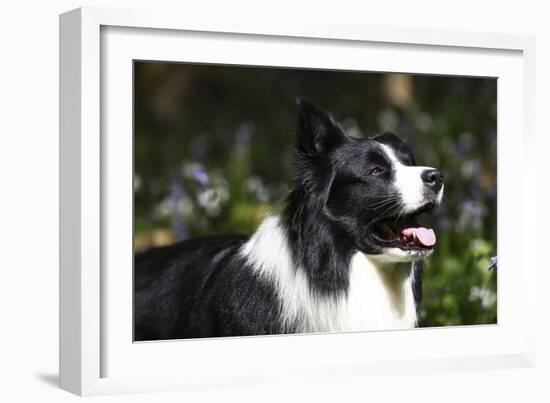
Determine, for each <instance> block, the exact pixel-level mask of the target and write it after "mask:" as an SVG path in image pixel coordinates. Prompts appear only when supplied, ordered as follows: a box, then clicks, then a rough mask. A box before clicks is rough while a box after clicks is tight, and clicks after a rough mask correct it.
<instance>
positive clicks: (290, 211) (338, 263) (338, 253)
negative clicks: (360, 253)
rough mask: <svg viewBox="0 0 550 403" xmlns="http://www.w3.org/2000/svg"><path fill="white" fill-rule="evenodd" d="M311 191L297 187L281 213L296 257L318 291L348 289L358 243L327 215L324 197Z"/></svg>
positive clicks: (292, 251) (328, 292)
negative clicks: (324, 210) (349, 237)
mask: <svg viewBox="0 0 550 403" xmlns="http://www.w3.org/2000/svg"><path fill="white" fill-rule="evenodd" d="M308 193H309V192H307V191H305V190H296V189H295V190H293V191H292V192H291V193H290V194H289V196H288V198H287V200H286V203H287V204H286V208H285V209H284V210H283V211H282V214H281V220H282V224H283V229H284V230H285V231H286V233H287V237H288V241H289V247H290V249H291V253H292V256H293V258H294V260H295V263H296V266H298V267H300V268H301V269H302V270H304V271H305V273H306V275H307V277H308V280H309V282H310V284H311V287H312V288H313V289H315V290H316V291H317V292H320V293H322V294H325V293H327V294H330V293H342V292H346V290H347V289H348V286H349V266H350V261H351V258H352V256H353V254H354V253H355V252H356V250H355V246H354V245H353V244H352V242H351V241H349V240H348V236H347V235H346V234H345V233H344V232H343V231H342V230H340V229H339V228H338V227H336V226H335V225H334V224H333V223H332V222H330V221H329V220H328V219H327V218H326V217H325V216H324V215H323V208H324V203H323V202H322V200H316V199H314V198H311V197H309V194H308Z"/></svg>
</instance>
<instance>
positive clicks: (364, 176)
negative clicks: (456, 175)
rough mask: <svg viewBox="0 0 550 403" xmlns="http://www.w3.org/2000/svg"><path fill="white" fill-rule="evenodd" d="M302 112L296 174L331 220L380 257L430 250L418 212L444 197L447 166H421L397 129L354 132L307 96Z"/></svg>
mask: <svg viewBox="0 0 550 403" xmlns="http://www.w3.org/2000/svg"><path fill="white" fill-rule="evenodd" d="M298 113H299V124H298V135H297V149H298V178H299V180H301V186H305V187H306V188H307V192H309V194H310V195H311V196H312V197H314V198H317V200H318V201H319V203H318V205H319V206H321V207H320V208H321V209H322V212H321V213H322V214H323V215H325V216H326V217H327V218H328V220H329V222H330V223H331V224H330V225H335V226H336V227H337V228H338V229H339V230H340V232H342V233H344V234H346V237H348V238H349V239H350V240H351V242H353V244H354V245H355V247H356V248H357V249H358V250H360V251H362V252H363V253H365V254H368V255H373V256H374V257H375V258H377V259H380V260H381V261H385V262H404V261H411V260H418V259H422V258H424V257H426V256H428V255H430V254H431V253H432V252H433V248H434V246H435V242H436V237H435V233H434V231H433V230H432V229H430V228H424V227H422V226H419V225H418V223H417V217H418V216H419V215H420V214H422V213H429V212H431V211H433V210H434V209H435V208H436V207H437V206H438V205H439V203H440V202H441V199H442V197H443V176H442V174H441V172H440V171H439V170H437V169H435V168H430V167H424V166H417V165H416V162H415V159H414V156H413V154H412V151H411V149H410V148H409V146H408V145H407V144H406V143H405V142H404V141H402V140H401V139H400V138H398V137H397V136H396V135H394V134H391V133H384V134H381V135H377V136H374V137H371V138H367V139H356V138H352V137H349V136H347V135H346V133H345V132H344V130H343V129H342V127H341V126H340V125H339V124H338V123H337V122H336V121H335V120H334V119H333V118H332V117H331V116H330V115H329V114H328V113H326V112H324V111H323V110H321V109H320V108H319V107H318V106H316V105H315V104H314V103H312V102H310V101H307V100H298Z"/></svg>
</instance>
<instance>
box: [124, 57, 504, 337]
mask: <svg viewBox="0 0 550 403" xmlns="http://www.w3.org/2000/svg"><path fill="white" fill-rule="evenodd" d="M134 81H135V82H134V91H135V92H134V214H135V217H134V237H135V239H134V248H135V251H139V250H143V249H146V248H148V247H151V246H158V245H166V244H170V243H173V242H176V241H180V240H184V239H187V238H190V237H195V236H202V235H211V234H223V233H242V234H252V233H253V232H254V230H255V228H256V227H257V226H258V224H259V222H260V221H261V219H262V217H263V215H264V214H265V213H266V211H268V210H269V209H270V207H271V206H272V205H273V203H274V202H276V201H278V200H280V199H281V198H283V197H284V196H285V195H286V193H287V192H288V190H289V187H290V185H291V175H292V155H293V144H294V133H295V124H296V112H295V98H296V96H304V97H307V98H310V99H312V100H314V101H315V102H317V103H318V104H319V105H320V106H322V107H324V108H325V109H327V110H328V111H330V112H331V113H332V114H333V115H334V116H335V117H336V118H337V119H338V120H339V121H340V122H341V123H342V124H343V127H344V128H345V129H346V131H347V133H348V134H349V135H351V136H354V137H368V136H371V135H373V134H375V133H380V132H383V131H392V132H394V133H396V134H398V135H399V136H401V137H402V138H404V139H406V140H407V141H408V142H409V143H410V144H411V146H412V148H413V150H414V153H415V156H416V159H417V163H418V164H419V165H427V166H435V167H439V168H440V169H441V170H442V171H443V174H444V176H445V197H444V199H443V203H442V206H441V208H440V209H439V210H438V212H437V214H436V215H435V216H434V218H433V224H432V225H433V226H434V229H435V231H436V233H437V238H438V241H437V248H436V251H435V253H434V255H433V256H432V257H431V258H430V259H428V260H427V262H426V264H425V272H424V273H425V275H424V298H423V307H422V313H421V318H420V325H421V326H449V325H466V324H486V323H496V319H497V313H496V285H497V278H496V277H497V274H496V247H497V238H496V237H497V232H496V230H497V228H496V218H497V204H496V203H497V194H496V184H497V183H496V180H497V178H496V172H497V162H496V161H497V159H496V147H497V137H496V100H497V85H496V80H495V79H485V78H465V77H447V76H424V75H408V74H385V73H384V74H379V73H363V72H359V73H358V72H341V71H340V72H333V71H320V70H296V69H280V68H260V67H236V66H213V65H196V64H194V65H188V64H173V63H157V62H155V63H149V62H135V64H134ZM490 267H492V269H490Z"/></svg>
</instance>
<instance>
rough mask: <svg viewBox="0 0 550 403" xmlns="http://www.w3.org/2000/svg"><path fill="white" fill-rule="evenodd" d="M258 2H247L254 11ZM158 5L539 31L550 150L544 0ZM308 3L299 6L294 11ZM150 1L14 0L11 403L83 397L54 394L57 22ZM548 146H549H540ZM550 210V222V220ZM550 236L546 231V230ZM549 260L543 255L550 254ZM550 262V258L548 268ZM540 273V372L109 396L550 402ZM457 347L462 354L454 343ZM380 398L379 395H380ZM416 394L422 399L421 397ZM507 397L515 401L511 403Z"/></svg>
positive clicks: (7, 158) (2, 132)
mask: <svg viewBox="0 0 550 403" xmlns="http://www.w3.org/2000/svg"><path fill="white" fill-rule="evenodd" d="M247 3H248V5H247ZM255 3H256V5H253V4H254V2H253V1H250V2H245V1H237V0H233V1H225V2H223V1H220V2H219V5H215V4H217V3H215V2H213V1H207V0H203V1H200V0H195V1H187V2H184V1H179V2H177V1H174V2H170V1H161V0H158V1H155V2H154V6H155V7H160V6H165V5H170V4H179V5H180V7H181V6H184V8H183V9H182V11H181V12H185V13H189V12H195V13H199V12H200V13H215V14H218V13H219V14H222V15H227V17H228V18H231V14H232V13H247V14H249V15H250V17H251V18H254V15H255V14H256V13H261V14H264V13H268V14H269V15H271V16H272V18H274V19H277V18H278V19H284V18H285V16H286V15H287V14H288V13H294V14H295V15H302V16H304V18H309V17H308V16H311V17H320V18H323V19H327V20H328V19H333V20H339V21H349V22H355V23H357V22H364V23H366V24H374V25H396V24H403V25H406V26H411V27H424V28H451V29H465V30H471V31H486V32H506V33H523V34H534V35H537V52H538V53H537V71H538V80H539V81H538V83H539V85H538V93H537V108H538V110H537V114H538V121H537V126H536V127H537V130H538V134H539V137H540V138H541V141H544V144H545V145H546V146H548V139H547V137H548V133H550V131H549V130H548V129H549V124H548V120H547V114H548V112H547V111H548V110H549V108H550V96H549V95H548V93H549V91H550V86H549V82H550V78H549V77H548V75H545V74H544V73H545V72H550V31H549V30H548V29H547V28H546V26H548V25H549V24H548V16H549V13H548V12H547V11H546V10H545V7H544V5H545V2H544V1H528V0H524V1H521V2H513V4H511V5H503V4H502V3H504V2H499V1H485V2H481V1H479V0H477V1H470V0H461V1H459V2H443V1H421V0H415V1H406V0H403V1H389V0H386V1H377V2H372V4H368V3H367V1H356V2H352V1H347V0H338V1H333V2H330V3H329V4H328V5H327V6H320V4H321V2H320V1H319V0H317V1H313V2H306V1H304V0H302V1H299V2H298V1H297V0H295V2H292V1H286V0H276V1H271V2H269V3H265V2H262V1H256V2H255ZM294 3H297V4H294ZM149 4H153V3H152V2H150V3H149V2H146V1H139V0H138V1H103V2H92V1H81V2H76V1H62V0H57V1H38V0H35V1H13V0H12V1H10V2H9V3H3V7H2V8H1V14H0V15H1V17H0V18H1V23H0V31H1V36H0V44H1V46H0V54H1V63H0V103H1V105H0V106H1V108H0V111H1V112H0V141H1V146H0V168H1V169H0V178H1V181H0V195H1V196H0V251H1V252H2V257H3V259H2V260H1V262H2V263H1V265H0V271H1V275H0V307H1V308H0V312H1V316H0V317H1V321H0V379H1V385H2V386H1V387H0V395H4V394H8V395H9V396H10V397H7V396H6V397H4V396H3V398H0V399H2V400H3V401H7V402H13V401H40V402H44V401H53V402H64V401H73V400H76V398H75V397H74V396H72V395H70V394H68V393H65V392H63V391H61V390H58V389H57V388H56V387H54V385H53V384H54V383H55V382H57V355H58V347H57V334H58V333H57V326H58V315H57V302H58V298H57V294H58V285H57V283H58V274H57V263H58V243H57V237H58V225H57V221H58V207H57V206H58V196H57V194H58V180H57V176H58V171H57V170H58V162H57V161H58V19H57V18H58V14H59V13H61V12H64V11H66V10H69V9H71V8H75V7H78V6H81V5H105V6H111V7H125V6H132V7H151V5H149ZM541 144H542V143H541ZM539 150H540V157H539V159H538V161H533V165H532V166H528V167H524V166H518V169H521V170H524V171H525V173H526V174H530V173H531V172H533V171H535V170H537V169H538V170H539V171H540V172H542V174H541V175H540V178H539V180H540V183H541V186H540V189H539V191H540V192H541V193H543V194H542V199H540V200H539V205H540V206H543V205H549V200H548V191H547V189H546V188H547V187H548V182H549V181H548V176H547V173H548V168H547V167H546V166H547V158H548V157H546V151H545V149H544V147H542V146H541V147H539ZM539 215H540V217H541V225H540V227H539V230H538V236H537V234H533V246H534V247H535V245H537V244H538V246H539V247H540V250H541V251H542V250H544V249H543V248H544V247H547V246H546V242H545V241H546V239H544V237H543V229H544V228H545V225H543V223H542V218H543V214H542V212H539ZM547 219H548V214H547V213H546V212H545V213H544V222H545V223H548V220H547ZM544 235H545V234H544ZM541 255H542V254H541ZM544 263H546V262H544ZM539 269H540V270H539V271H540V279H539V280H540V281H539V284H541V287H540V291H541V292H540V293H539V302H540V304H539V305H540V307H541V308H540V311H539V316H540V317H541V324H540V329H539V332H538V335H539V336H538V341H539V342H538V359H539V365H538V367H537V368H536V369H529V370H506V371H492V372H484V373H460V374H452V375H422V376H415V377H397V378H387V377H380V378H371V379H366V380H363V381H358V380H353V381H350V382H349V383H345V384H344V383H340V384H334V385H326V384H325V385H304V386H303V387H300V388H298V387H293V388H292V389H283V388H274V387H271V388H255V389H247V390H237V389H235V390H222V391H220V390H218V391H212V392H192V393H191V392H188V393H183V392H179V393H165V394H160V395H141V396H128V397H114V398H113V397H110V398H109V397H105V398H98V399H102V400H111V401H113V399H114V401H117V402H119V401H151V402H153V401H154V402H156V401H183V400H184V399H186V400H187V401H192V400H194V399H199V398H201V399H208V400H209V401H218V400H225V401H228V400H232V399H235V400H236V399H243V398H244V400H246V401H253V400H258V399H262V401H265V400H266V401H289V400H290V401H293V400H295V399H298V398H302V399H307V400H308V401H316V400H318V401H332V400H338V401H350V400H357V401H367V400H373V399H376V400H381V401H385V400H397V399H408V398H411V395H413V396H412V398H413V401H415V400H416V399H418V400H423V401H426V402H429V401H445V402H455V401H456V402H458V401H461V402H463V401H464V400H473V401H483V400H487V401H491V402H492V401H497V400H501V399H503V398H510V399H512V400H511V401H529V402H534V401H548V398H549V396H550V392H548V387H547V383H548V380H549V379H550V371H549V369H550V349H549V347H548V345H549V344H550V337H549V336H550V332H549V327H548V322H549V319H548V318H549V317H550V315H549V314H548V312H547V308H546V309H543V308H545V307H550V301H549V297H548V294H549V293H548V291H547V290H546V292H544V290H543V288H542V284H548V283H549V276H548V271H547V270H548V268H547V267H543V266H542V265H541V267H539ZM449 347H450V348H452V346H449ZM373 395H374V396H373ZM415 397H416V399H415ZM506 401H507V400H506Z"/></svg>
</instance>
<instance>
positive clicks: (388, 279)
mask: <svg viewBox="0 0 550 403" xmlns="http://www.w3.org/2000/svg"><path fill="white" fill-rule="evenodd" d="M341 315H342V316H343V317H344V318H345V323H343V325H344V326H345V327H349V330H361V329H364V330H383V329H405V328H412V327H414V326H415V325H416V319H417V318H416V306H415V302H414V296H413V291H412V273H411V270H410V267H399V266H397V267H395V266H394V267H393V268H389V267H381V266H378V265H375V264H373V262H372V261H371V260H370V259H369V258H368V257H367V256H365V255H364V254H363V253H360V252H358V253H356V254H355V255H354V256H353V258H352V261H351V267H350V286H349V292H348V296H347V298H345V301H343V303H342V311H341Z"/></svg>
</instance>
